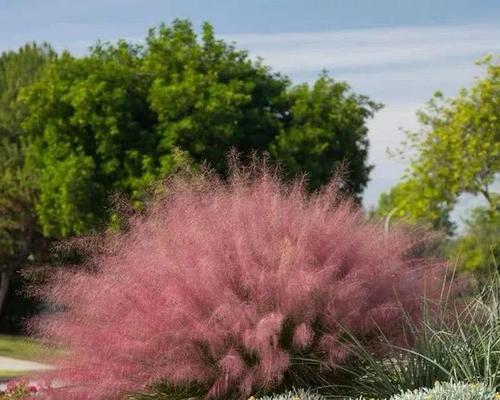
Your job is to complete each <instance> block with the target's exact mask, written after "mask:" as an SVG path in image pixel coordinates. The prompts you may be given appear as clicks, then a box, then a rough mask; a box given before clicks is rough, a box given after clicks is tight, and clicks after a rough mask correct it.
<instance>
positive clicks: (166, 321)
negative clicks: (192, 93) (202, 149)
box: [35, 168, 444, 400]
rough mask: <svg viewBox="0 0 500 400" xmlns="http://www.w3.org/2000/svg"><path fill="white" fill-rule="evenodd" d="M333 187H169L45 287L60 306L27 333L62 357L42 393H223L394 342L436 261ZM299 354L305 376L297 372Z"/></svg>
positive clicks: (431, 283)
mask: <svg viewBox="0 0 500 400" xmlns="http://www.w3.org/2000/svg"><path fill="white" fill-rule="evenodd" d="M337 183H338V182H337ZM337 186H338V185H337V184H336V183H332V184H331V185H330V186H328V187H327V188H326V189H324V190H323V191H321V192H320V193H317V194H314V195H311V196H309V195H307V194H306V191H305V189H304V184H302V183H294V184H292V185H285V184H283V183H280V181H279V180H278V179H277V178H276V177H275V176H273V175H272V174H270V173H268V172H265V171H263V172H262V171H260V172H252V173H247V172H245V171H243V170H242V169H238V168H235V171H234V172H233V175H232V177H231V179H230V180H229V182H227V183H224V182H222V181H220V180H218V179H217V178H216V177H214V176H211V175H210V174H205V175H204V176H202V177H197V178H190V179H188V178H176V179H172V180H171V181H169V182H168V184H167V186H166V189H165V191H164V194H163V195H162V196H161V197H160V198H159V199H157V200H156V201H155V202H154V203H153V204H151V205H150V207H149V209H148V211H147V212H146V213H145V214H143V215H137V216H135V217H132V218H131V219H130V221H129V229H128V230H127V232H124V233H118V234H114V235H111V234H109V235H108V236H107V237H102V238H98V240H94V241H93V242H92V243H94V245H93V246H91V247H90V249H89V250H90V258H89V261H88V263H87V264H88V272H82V271H81V270H80V271H79V272H76V273H74V274H66V275H62V276H59V277H58V278H56V279H54V281H53V282H52V284H51V285H50V287H49V288H46V289H45V293H47V292H48V293H49V295H48V299H47V300H49V301H50V302H52V303H54V304H56V305H58V306H59V308H60V310H61V311H60V312H58V313H55V314H51V315H46V316H45V317H42V318H41V320H39V321H38V323H35V330H36V332H37V333H38V334H39V335H41V336H42V337H44V338H46V339H47V340H49V341H52V342H53V343H55V344H57V345H59V346H62V347H64V348H66V349H67V350H68V351H67V352H66V353H65V354H64V355H63V357H62V358H60V359H58V360H56V361H55V363H56V364H55V365H56V367H57V368H56V370H55V371H53V372H51V374H52V376H53V377H57V379H59V380H62V381H63V382H67V383H68V387H67V388H66V389H63V390H60V391H58V393H56V394H55V395H53V397H51V398H61V399H63V398H64V399H68V398H74V399H93V400H97V399H104V398H110V397H112V396H113V395H119V394H121V393H132V392H137V391H144V390H146V389H147V388H148V387H150V386H151V385H153V384H155V383H158V382H166V383H167V384H168V385H174V386H177V387H196V388H197V390H198V389H199V388H201V389H202V390H203V392H204V393H205V394H207V395H208V396H209V397H223V396H226V397H229V398H237V397H240V396H241V397H243V396H249V395H251V394H259V393H266V392H270V391H271V390H274V389H276V388H286V387H292V386H298V387H307V386H308V385H309V384H308V379H316V377H317V376H318V374H319V373H320V371H325V370H327V371H335V370H336V369H337V367H338V366H340V365H342V364H344V363H345V362H346V361H347V360H348V359H349V357H350V356H351V352H350V350H349V348H348V347H347V346H346V345H345V344H344V343H343V336H344V335H345V332H346V331H348V332H352V333H354V334H355V335H356V337H358V338H359V340H361V341H362V342H363V343H364V344H365V345H366V347H367V348H369V349H370V351H373V352H375V353H381V352H383V350H384V347H385V343H383V342H380V341H379V340H377V338H378V337H380V335H379V333H380V332H383V334H384V337H386V338H387V340H389V341H390V342H391V343H400V344H403V343H406V340H407V339H408V337H406V336H405V334H404V330H402V323H403V320H404V319H405V318H410V319H412V320H413V321H416V320H417V319H418V316H419V315H420V312H421V304H422V302H421V298H422V296H423V295H424V293H425V294H426V295H427V296H429V297H431V298H434V297H437V296H438V293H439V291H440V289H441V285H442V282H443V279H442V273H443V271H444V269H443V268H442V267H443V265H442V263H440V262H438V261H433V260H423V259H419V258H417V257H416V256H415V255H414V254H416V253H415V251H414V249H415V248H416V247H419V246H420V245H421V242H422V240H423V239H422V238H419V239H418V240H416V239H415V238H414V237H412V235H410V234H408V233H405V232H403V231H402V230H397V229H396V230H393V231H392V232H391V233H388V234H386V233H384V231H383V227H382V226H380V225H379V224H377V223H374V222H368V221H366V220H365V218H364V216H363V214H362V212H361V211H360V210H358V209H357V208H356V207H355V206H353V204H352V203H351V202H350V201H349V200H346V199H342V198H341V197H340V196H339V195H338V194H337ZM403 309H404V310H405V316H403V311H402V310H403ZM313 356H314V357H315V358H316V359H319V360H321V365H320V366H318V368H316V369H314V368H313V367H310V366H308V365H307V362H305V361H303V360H306V359H308V358H309V357H313ZM49 378H50V376H49ZM168 385H167V386H166V387H168ZM58 396H59V397H58Z"/></svg>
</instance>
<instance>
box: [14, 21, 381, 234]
mask: <svg viewBox="0 0 500 400" xmlns="http://www.w3.org/2000/svg"><path fill="white" fill-rule="evenodd" d="M20 103H21V105H22V107H24V108H26V110H27V113H26V117H25V118H24V119H23V122H22V127H23V129H24V133H25V136H26V141H27V143H28V145H27V151H26V159H27V164H28V165H30V166H31V170H33V171H36V179H35V181H36V182H37V191H38V196H37V200H36V212H37V215H38V220H39V223H40V225H41V227H42V229H43V233H44V235H46V236H51V237H66V236H69V235H72V234H80V233H83V232H85V231H87V230H88V229H89V228H90V227H94V226H96V225H95V224H96V223H99V221H103V220H105V219H106V215H105V214H106V209H107V206H108V196H109V194H110V193H112V192H120V193H124V194H126V195H128V196H131V197H132V198H133V199H135V200H138V199H140V198H141V195H142V193H143V192H144V190H145V188H147V187H148V185H150V184H151V183H152V182H154V181H155V180H157V179H159V178H161V177H164V176H166V175H168V174H169V173H170V172H172V171H173V170H174V169H175V168H177V167H179V166H181V165H183V164H189V165H192V166H195V167H196V166H199V165H201V164H203V163H208V164H209V165H210V166H211V167H212V168H214V169H215V170H217V171H218V172H220V173H222V174H225V173H226V155H227V153H228V152H229V150H231V149H232V148H234V149H236V151H237V152H239V153H240V154H241V155H242V156H243V157H244V156H246V155H249V154H250V153H251V152H253V151H257V152H267V153H269V154H270V156H271V158H272V159H273V160H275V161H278V162H280V163H281V165H282V168H283V170H284V172H285V173H286V174H288V175H290V176H293V175H296V174H298V173H302V172H305V173H307V175H308V177H309V182H310V187H311V188H312V189H315V188H317V187H319V186H320V185H321V184H323V183H325V182H326V181H328V180H329V179H330V177H331V175H332V173H333V172H334V169H335V168H336V167H337V166H338V165H339V163H341V162H347V163H348V165H349V171H350V173H349V175H348V176H347V180H348V183H349V184H350V190H351V191H352V193H353V194H354V195H355V196H358V197H359V195H360V194H361V192H362V190H363V188H364V187H365V185H366V183H367V181H368V173H369V170H370V166H369V165H367V147H368V141H367V129H366V125H365V123H366V120H367V119H368V118H369V117H371V116H372V115H373V112H374V111H376V110H377V108H378V105H377V104H376V103H374V102H372V101H370V100H369V99H368V98H367V97H364V96H359V95H356V94H354V93H351V92H350V90H349V87H348V86H347V85H346V84H345V83H342V82H336V81H334V80H333V79H332V78H330V77H328V76H327V75H326V74H323V75H321V76H320V77H319V79H318V80H317V82H316V83H314V84H313V85H312V86H311V87H309V86H308V85H299V86H296V87H294V86H292V84H291V82H290V80H289V79H288V78H286V77H284V76H282V75H280V74H278V73H274V72H272V71H271V70H270V68H269V67H267V66H265V65H263V64H262V63H261V62H258V61H257V62H254V61H252V60H251V59H250V58H249V56H248V55H247V53H246V52H245V51H240V50H237V49H236V48H235V47H234V46H233V45H231V44H227V43H225V42H224V41H222V40H219V39H216V38H215V36H214V33H213V29H212V27H211V26H210V25H209V24H205V25H204V26H203V29H202V32H201V34H200V35H199V36H198V35H197V34H196V33H195V31H194V30H193V27H192V26H191V24H190V23H189V22H188V21H183V20H177V21H175V22H174V23H173V24H172V25H171V26H167V25H162V26H160V27H159V28H158V29H152V30H151V31H150V32H149V35H148V37H147V38H146V41H145V44H144V45H134V44H130V43H126V42H124V41H121V42H119V43H118V44H116V45H111V44H102V43H98V44H97V45H96V46H94V47H93V49H92V50H91V51H90V53H89V54H88V55H86V56H84V57H80V58H77V57H74V56H72V55H70V54H68V53H64V54H62V55H61V56H59V57H57V58H55V59H54V60H53V61H52V62H51V63H50V65H48V66H47V68H45V70H44V71H43V73H42V75H41V77H40V79H39V80H37V82H35V83H34V84H33V85H31V86H30V87H29V88H27V89H26V90H24V91H23V93H22V95H21V96H20Z"/></svg>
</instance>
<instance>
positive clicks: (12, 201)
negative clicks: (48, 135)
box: [0, 44, 54, 325]
mask: <svg viewBox="0 0 500 400" xmlns="http://www.w3.org/2000/svg"><path fill="white" fill-rule="evenodd" d="M52 57H54V53H53V51H52V49H51V48H50V46H48V45H41V46H38V45H36V44H29V45H26V46H24V47H22V48H20V49H19V51H18V52H7V53H3V54H2V55H0V313H1V310H2V306H3V304H4V301H5V299H6V296H7V293H8V289H9V286H10V284H11V280H12V278H13V277H14V273H15V271H16V270H17V269H18V268H20V267H21V266H22V265H23V264H24V263H26V262H27V257H28V256H29V255H30V254H31V255H32V254H33V252H34V248H35V247H36V248H37V249H41V248H43V247H44V246H43V243H41V242H42V240H41V238H40V236H39V235H38V234H37V233H38V230H37V217H36V215H35V212H34V204H35V192H34V190H33V186H34V182H35V181H34V177H33V175H32V174H31V172H30V170H29V169H28V168H26V166H25V163H24V161H25V157H24V150H25V146H24V140H23V139H24V137H23V135H22V129H21V126H20V125H21V121H22V119H23V118H24V117H25V116H26V110H25V109H24V108H23V107H21V106H20V104H19V103H18V101H17V99H18V96H19V93H20V91H21V90H22V88H25V87H27V86H29V85H30V84H32V83H33V82H34V81H35V80H36V79H37V77H38V76H39V73H40V71H41V69H42V68H43V66H44V65H45V64H46V63H47V62H48V61H49V60H50V59H51V58H52ZM35 244H36V245H35ZM2 324H3V325H5V323H4V321H2Z"/></svg>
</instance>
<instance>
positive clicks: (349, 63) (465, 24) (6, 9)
mask: <svg viewBox="0 0 500 400" xmlns="http://www.w3.org/2000/svg"><path fill="white" fill-rule="evenodd" d="M174 18H190V19H191V20H192V21H193V23H194V24H195V26H199V25H200V24H201V23H202V22H203V21H209V22H211V23H212V24H213V25H214V27H215V29H216V32H217V33H218V34H219V35H220V36H222V37H224V38H225V39H227V40H229V41H235V42H236V44H237V46H238V47H242V48H245V49H248V50H249V51H250V54H251V55H252V56H253V57H255V56H260V57H262V58H263V59H264V62H265V63H267V64H269V65H271V66H272V67H273V68H275V69H276V70H279V71H282V72H284V73H286V74H288V75H289V76H291V77H292V79H293V80H294V81H296V82H301V81H312V80H314V78H315V77H316V76H317V74H318V73H319V72H320V71H321V70H322V69H327V70H329V71H330V73H331V74H332V76H334V77H335V78H336V79H340V80H346V81H348V82H349V83H350V84H351V86H352V87H353V89H354V90H355V91H357V92H360V93H363V94H368V95H369V96H371V97H372V98H373V99H374V100H377V101H380V102H382V103H384V104H385V108H384V109H383V110H382V111H380V112H379V113H378V115H377V116H376V117H375V118H374V119H373V120H372V121H370V123H369V127H370V139H371V152H370V161H371V162H372V163H373V164H374V165H375V169H374V170H373V172H372V175H371V178H372V180H371V182H370V183H369V186H368V188H367V190H366V192H365V204H367V205H373V204H374V203H375V202H376V200H377V198H378V196H379V194H380V192H381V191H384V190H387V189H388V188H389V187H390V186H391V185H393V184H394V183H396V182H397V180H398V179H399V177H400V176H401V174H402V173H403V171H404V168H405V165H404V163H402V162H400V161H396V160H394V159H390V158H389V157H388V156H387V154H386V149H387V148H388V147H390V148H395V147H396V146H397V145H398V144H399V143H400V142H401V141H402V140H403V138H404V135H403V134H402V132H401V130H400V128H404V129H412V128H415V127H416V119H415V111H416V110H417V109H418V108H419V107H421V106H422V105H423V104H424V102H425V101H426V100H428V99H429V98H430V96H431V95H432V93H433V92H434V91H435V90H437V89H440V90H442V91H443V92H444V93H445V94H447V95H454V94H455V93H456V92H457V91H458V90H459V88H460V87H462V86H467V85H470V84H471V83H472V82H473V79H474V77H475V76H477V75H479V74H480V73H481V70H480V69H479V68H478V67H476V66H475V65H474V61H475V60H476V59H478V58H479V57H481V56H482V55H484V54H485V53H487V52H496V53H499V52H500V23H499V21H500V0H314V1H312V0H309V1H306V0H247V1H242V0H205V1H202V0H162V1H160V0H142V1H138V0H86V1H81V2H76V1H70V0H0V51H3V50H9V49H15V48H17V47H18V46H20V45H21V44H23V43H25V42H27V41H33V40H36V41H44V40H46V41H49V42H50V43H52V44H53V45H54V46H55V47H56V48H57V49H69V50H70V51H72V52H74V53H77V54H82V53H84V52H85V50H86V49H87V47H88V46H89V45H91V44H93V43H94V42H95V41H96V40H97V39H102V40H111V41H113V40H116V39H118V38H125V39H129V40H133V41H139V40H141V38H143V37H144V36H145V33H146V31H147V29H148V28H149V27H152V26H155V25H157V24H159V23H160V22H169V21H171V20H172V19H174ZM470 202H471V200H467V199H465V200H464V202H462V205H461V208H460V210H461V209H463V208H464V207H465V206H467V205H468V204H470ZM460 210H459V213H460V212H461V211H460Z"/></svg>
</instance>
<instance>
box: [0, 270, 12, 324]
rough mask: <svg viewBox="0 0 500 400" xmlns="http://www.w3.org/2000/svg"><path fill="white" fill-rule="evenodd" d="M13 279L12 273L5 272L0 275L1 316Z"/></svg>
mask: <svg viewBox="0 0 500 400" xmlns="http://www.w3.org/2000/svg"><path fill="white" fill-rule="evenodd" d="M11 278H12V271H9V270H5V271H2V272H1V273H0V316H1V315H2V309H3V305H4V303H5V299H6V298H7V293H8V292H9V286H10V280H11Z"/></svg>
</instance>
